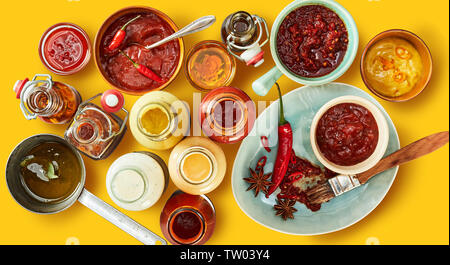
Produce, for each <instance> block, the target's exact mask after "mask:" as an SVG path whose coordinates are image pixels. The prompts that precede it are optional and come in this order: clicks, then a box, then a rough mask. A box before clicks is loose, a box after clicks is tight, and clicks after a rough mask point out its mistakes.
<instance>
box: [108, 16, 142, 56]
mask: <svg viewBox="0 0 450 265" xmlns="http://www.w3.org/2000/svg"><path fill="white" fill-rule="evenodd" d="M140 17H141V15H139V16H137V17H135V18H133V19H131V20H129V21H128V22H127V23H125V25H123V26H122V28H120V29H119V30H118V31H117V32H116V34H115V35H114V37H113V39H112V41H111V42H110V43H109V46H108V49H109V50H110V51H113V50H115V49H117V47H119V46H120V44H121V43H122V41H123V40H124V39H125V36H126V35H127V34H126V32H125V29H126V27H127V26H128V25H130V23H131V22H133V21H135V20H136V19H138V18H140Z"/></svg>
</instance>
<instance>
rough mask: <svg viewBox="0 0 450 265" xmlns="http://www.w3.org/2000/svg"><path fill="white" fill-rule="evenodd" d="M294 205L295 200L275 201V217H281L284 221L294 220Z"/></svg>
mask: <svg viewBox="0 0 450 265" xmlns="http://www.w3.org/2000/svg"><path fill="white" fill-rule="evenodd" d="M295 203H296V201H295V200H289V199H280V200H277V204H276V205H274V206H273V208H274V209H275V211H276V213H275V215H276V216H281V217H282V218H283V219H284V220H287V219H288V218H290V219H294V213H295V212H296V211H297V209H295V208H294V207H293V206H294V205H295Z"/></svg>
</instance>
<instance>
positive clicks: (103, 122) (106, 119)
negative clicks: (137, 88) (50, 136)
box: [64, 90, 128, 160]
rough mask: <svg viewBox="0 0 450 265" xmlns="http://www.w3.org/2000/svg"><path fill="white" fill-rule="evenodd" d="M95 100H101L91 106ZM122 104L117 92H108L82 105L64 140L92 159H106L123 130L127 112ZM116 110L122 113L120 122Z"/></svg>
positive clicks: (119, 94) (120, 95) (119, 139)
mask: <svg viewBox="0 0 450 265" xmlns="http://www.w3.org/2000/svg"><path fill="white" fill-rule="evenodd" d="M98 97H101V107H100V106H98V105H96V104H94V103H93V100H94V99H96V98H98ZM123 104H124V98H123V95H122V94H121V93H120V92H119V91H117V90H108V91H106V92H104V93H103V94H98V95H96V96H94V97H92V98H90V99H88V100H87V101H85V102H83V103H81V104H80V106H79V108H78V111H77V113H76V114H75V118H74V120H73V122H72V124H71V125H70V126H69V128H67V130H66V132H65V134H64V138H65V139H66V140H67V141H68V142H69V143H70V144H72V145H73V146H74V147H75V148H76V149H78V150H79V151H80V152H82V153H84V154H85V155H87V156H89V157H90V158H92V159H95V160H100V159H105V158H107V157H108V156H109V155H110V154H111V153H112V152H113V151H114V149H115V148H116V147H117V145H118V144H119V143H120V141H121V140H122V138H123V135H124V134H125V131H126V123H127V119H128V111H127V110H126V109H124V108H123ZM119 110H122V111H123V112H124V113H125V117H124V118H123V119H121V118H120V117H119V116H117V115H116V114H114V113H115V112H118V111H119Z"/></svg>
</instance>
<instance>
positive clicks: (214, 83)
mask: <svg viewBox="0 0 450 265" xmlns="http://www.w3.org/2000/svg"><path fill="white" fill-rule="evenodd" d="M185 71H186V77H187V79H188V80H189V82H190V83H191V85H192V86H193V87H195V88H197V89H199V90H201V91H209V90H212V89H214V88H217V87H222V86H228V85H229V84H231V82H232V81H233V79H234V75H235V73H236V60H235V59H234V57H233V56H231V55H230V54H229V53H228V51H227V48H226V47H225V45H224V44H223V43H221V42H218V41H214V40H206V41H202V42H199V43H197V44H196V45H195V46H194V47H193V48H192V49H191V50H190V52H189V54H188V56H187V59H186V68H185Z"/></svg>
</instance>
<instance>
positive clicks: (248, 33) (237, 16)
mask: <svg viewBox="0 0 450 265" xmlns="http://www.w3.org/2000/svg"><path fill="white" fill-rule="evenodd" d="M221 33H222V34H221V36H222V41H223V42H224V43H225V44H227V43H228V42H232V43H233V44H235V45H236V46H241V47H246V46H249V45H251V44H253V43H254V42H255V41H256V39H257V38H258V27H257V26H256V24H255V22H254V20H253V17H252V15H250V14H249V13H247V12H245V11H239V12H236V13H233V14H231V15H229V16H228V17H226V18H225V20H224V21H223V23H222V30H221ZM232 50H233V51H236V52H237V51H242V50H241V49H238V48H237V47H235V46H232Z"/></svg>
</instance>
